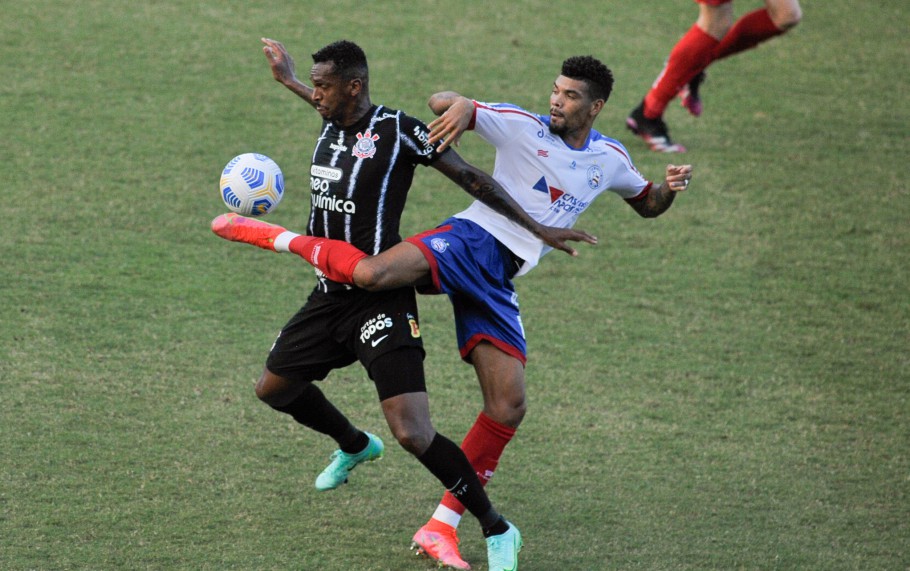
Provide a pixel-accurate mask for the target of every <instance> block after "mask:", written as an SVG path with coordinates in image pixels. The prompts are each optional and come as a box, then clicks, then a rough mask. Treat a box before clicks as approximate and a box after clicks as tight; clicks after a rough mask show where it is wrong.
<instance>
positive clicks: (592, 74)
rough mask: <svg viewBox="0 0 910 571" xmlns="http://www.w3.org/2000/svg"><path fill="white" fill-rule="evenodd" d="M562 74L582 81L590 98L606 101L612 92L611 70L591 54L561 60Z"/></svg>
mask: <svg viewBox="0 0 910 571" xmlns="http://www.w3.org/2000/svg"><path fill="white" fill-rule="evenodd" d="M561 73H562V75H564V76H566V77H568V78H571V79H575V80H578V81H584V82H585V84H587V86H588V90H589V91H590V95H591V98H592V99H603V100H604V101H606V100H607V99H609V98H610V93H612V92H613V72H611V71H610V68H608V67H607V66H605V65H604V64H603V63H601V61H600V60H599V59H597V58H595V57H593V56H573V57H570V58H569V59H567V60H566V61H564V62H562V72H561Z"/></svg>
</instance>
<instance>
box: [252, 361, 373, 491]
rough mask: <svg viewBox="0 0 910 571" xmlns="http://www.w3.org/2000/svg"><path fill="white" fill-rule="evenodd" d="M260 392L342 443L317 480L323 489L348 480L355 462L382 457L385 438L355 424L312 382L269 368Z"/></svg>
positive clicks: (278, 407) (274, 405) (272, 403)
mask: <svg viewBox="0 0 910 571" xmlns="http://www.w3.org/2000/svg"><path fill="white" fill-rule="evenodd" d="M256 396H258V397H259V399H260V400H262V401H263V402H265V403H266V404H267V405H269V406H270V407H272V408H273V409H275V410H277V411H278V412H283V413H285V414H288V415H290V416H291V417H292V418H293V419H294V420H296V421H297V422H298V423H300V424H302V425H304V426H306V427H308V428H310V429H312V430H315V431H316V432H319V433H321V434H325V435H326V436H329V437H331V438H332V439H333V440H335V442H337V443H338V447H339V450H338V451H336V453H335V454H334V455H333V457H332V460H333V462H332V463H331V464H330V465H329V467H328V468H326V469H325V470H324V471H323V473H322V474H320V475H319V477H318V478H317V480H316V487H317V488H319V489H320V490H330V489H334V488H337V487H338V486H340V485H341V484H343V483H345V482H346V481H347V474H348V472H350V471H351V470H353V469H354V467H355V466H357V465H358V464H360V463H362V462H367V461H371V460H375V459H377V458H381V457H382V452H383V445H382V441H381V440H380V439H379V438H378V437H376V436H374V435H372V434H369V433H367V432H363V431H361V430H358V429H357V428H356V427H354V425H352V424H351V422H350V421H349V420H348V419H347V417H346V416H344V414H342V413H341V411H339V410H338V409H337V408H335V406H334V405H332V403H331V402H329V400H328V399H327V398H326V397H325V395H324V394H323V393H322V391H321V390H319V388H318V387H317V386H316V385H315V384H313V383H312V382H295V381H291V380H289V379H285V378H284V377H281V376H278V375H276V374H274V373H272V372H271V371H269V370H268V368H266V369H265V370H264V371H263V372H262V376H261V377H260V378H259V381H258V382H257V383H256Z"/></svg>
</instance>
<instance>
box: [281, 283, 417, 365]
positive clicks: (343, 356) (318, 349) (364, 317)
mask: <svg viewBox="0 0 910 571" xmlns="http://www.w3.org/2000/svg"><path fill="white" fill-rule="evenodd" d="M418 323H419V321H418V316H417V299H416V295H415V292H414V289H413V288H401V289H396V290H391V291H381V292H368V291H364V290H361V289H353V290H349V291H340V292H332V293H324V292H321V291H318V289H316V290H313V293H311V294H310V297H309V298H308V299H307V302H306V304H305V305H304V306H303V307H302V308H300V311H298V312H297V313H296V314H295V315H294V316H293V317H292V318H291V320H290V321H288V323H287V325H285V326H284V328H283V329H282V330H281V333H279V334H278V338H277V339H275V343H274V344H273V345H272V350H271V351H270V352H269V357H268V360H267V361H266V367H267V368H268V370H269V371H271V372H272V373H274V374H276V375H279V376H281V377H284V378H286V379H289V380H292V381H317V380H322V379H324V378H325V377H326V376H327V375H328V374H329V372H330V371H331V370H332V369H338V368H341V367H345V366H347V365H350V364H351V363H354V362H355V361H360V362H361V363H362V364H363V366H364V368H365V369H366V370H367V371H369V370H370V364H371V363H372V362H373V361H374V360H375V359H376V358H377V357H380V356H381V355H384V354H386V353H388V352H390V351H394V350H396V349H401V348H403V347H415V348H417V349H419V351H420V355H421V358H422V357H423V356H424V354H425V353H424V350H423V340H422V339H421V338H420V327H419V325H418ZM421 380H422V379H421Z"/></svg>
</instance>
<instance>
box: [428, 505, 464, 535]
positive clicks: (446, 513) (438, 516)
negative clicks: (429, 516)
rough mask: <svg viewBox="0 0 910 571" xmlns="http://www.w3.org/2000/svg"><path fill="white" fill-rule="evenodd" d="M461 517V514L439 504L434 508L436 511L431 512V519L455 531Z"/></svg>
mask: <svg viewBox="0 0 910 571" xmlns="http://www.w3.org/2000/svg"><path fill="white" fill-rule="evenodd" d="M461 515H462V514H460V513H458V512H456V511H454V510H451V509H449V508H447V507H445V506H444V505H442V504H439V505H438V506H437V507H436V511H435V512H433V519H435V520H436V521H440V522H442V523H444V524H446V525H448V526H451V527H454V528H456V529H457V528H458V524H459V523H461Z"/></svg>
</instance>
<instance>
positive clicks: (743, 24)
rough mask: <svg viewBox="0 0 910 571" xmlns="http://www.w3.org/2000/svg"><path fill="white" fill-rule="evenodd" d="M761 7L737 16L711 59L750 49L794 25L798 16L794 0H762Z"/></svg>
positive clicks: (795, 0)
mask: <svg viewBox="0 0 910 571" xmlns="http://www.w3.org/2000/svg"><path fill="white" fill-rule="evenodd" d="M765 6H766V7H765V8H762V9H759V10H755V11H753V12H749V13H748V14H745V15H744V16H742V17H741V18H739V19H738V20H737V21H736V23H735V24H733V27H732V28H730V31H729V32H727V33H726V34H725V35H724V36H723V39H722V40H721V41H720V44H718V46H717V48H715V50H714V60H719V59H723V58H725V57H729V56H731V55H733V54H737V53H739V52H742V51H745V50H748V49H750V48H754V47H755V46H757V45H758V44H760V43H762V42H764V41H766V40H769V39H771V38H773V37H775V36H779V35H781V34H783V33H784V32H786V31H787V30H789V29H790V28H792V27H794V26H796V25H797V24H798V23H799V21H800V20H801V19H802V10H801V9H800V7H799V2H798V1H797V0H765Z"/></svg>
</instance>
